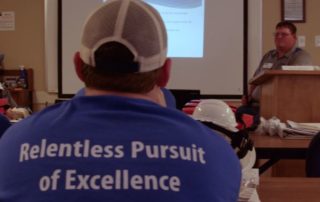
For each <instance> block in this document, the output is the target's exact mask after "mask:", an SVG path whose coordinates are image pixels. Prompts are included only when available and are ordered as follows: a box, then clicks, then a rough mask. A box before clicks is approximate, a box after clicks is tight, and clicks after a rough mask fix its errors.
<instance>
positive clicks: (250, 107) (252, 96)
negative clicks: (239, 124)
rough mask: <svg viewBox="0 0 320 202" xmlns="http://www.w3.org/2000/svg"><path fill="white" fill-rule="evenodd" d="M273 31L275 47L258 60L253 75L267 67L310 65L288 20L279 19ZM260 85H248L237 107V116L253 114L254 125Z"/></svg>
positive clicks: (309, 60)
mask: <svg viewBox="0 0 320 202" xmlns="http://www.w3.org/2000/svg"><path fill="white" fill-rule="evenodd" d="M275 28H276V30H275V33H274V43H275V49H273V50H270V51H268V52H267V53H266V54H265V55H264V56H263V58H262V59H261V61H260V64H259V67H258V68H257V69H256V71H255V73H254V76H257V75H259V74H261V73H262V72H264V71H266V70H269V69H281V67H282V65H312V59H311V56H310V55H309V53H307V52H306V51H305V50H303V49H301V48H299V47H297V35H296V33H297V28H296V26H295V25H294V24H293V23H291V22H288V21H281V22H279V23H278V24H277V25H276V27H275ZM260 97H261V87H259V86H256V85H249V92H248V95H245V96H243V97H242V106H241V107H239V108H238V110H237V114H238V117H240V116H241V114H243V113H246V114H251V115H254V125H255V126H257V125H258V124H259V122H260V120H259V101H260Z"/></svg>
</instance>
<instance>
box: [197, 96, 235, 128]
mask: <svg viewBox="0 0 320 202" xmlns="http://www.w3.org/2000/svg"><path fill="white" fill-rule="evenodd" d="M192 117H193V118H194V119H196V120H199V121H209V122H212V123H214V124H217V125H219V126H221V127H223V128H225V129H228V130H230V131H232V132H237V131H238V129H237V128H236V126H237V122H236V118H235V116H234V113H233V111H232V109H231V108H230V107H229V106H228V105H227V104H226V103H225V102H223V101H221V100H215V99H208V100H202V101H201V102H200V103H199V104H198V105H197V107H196V109H195V110H194V112H193V114H192Z"/></svg>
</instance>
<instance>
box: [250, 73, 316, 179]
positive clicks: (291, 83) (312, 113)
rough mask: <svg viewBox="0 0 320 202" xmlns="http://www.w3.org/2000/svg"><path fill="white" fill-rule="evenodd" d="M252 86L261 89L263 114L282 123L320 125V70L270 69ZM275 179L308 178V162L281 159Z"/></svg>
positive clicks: (259, 76)
mask: <svg viewBox="0 0 320 202" xmlns="http://www.w3.org/2000/svg"><path fill="white" fill-rule="evenodd" d="M250 84H254V85H260V86H261V98H260V114H261V116H262V117H264V118H266V119H269V118H271V117H272V116H276V117H277V118H279V119H280V120H281V122H284V123H285V122H286V121H287V120H292V121H296V122H320V90H319V89H320V71H293V70H268V71H265V72H264V73H262V74H261V75H258V76H256V77H254V78H253V79H252V80H251V81H250ZM271 175H272V176H277V177H293V176H295V177H296V176H300V177H301V176H305V161H304V160H281V161H280V162H278V163H277V164H276V165H274V166H273V167H272V173H271Z"/></svg>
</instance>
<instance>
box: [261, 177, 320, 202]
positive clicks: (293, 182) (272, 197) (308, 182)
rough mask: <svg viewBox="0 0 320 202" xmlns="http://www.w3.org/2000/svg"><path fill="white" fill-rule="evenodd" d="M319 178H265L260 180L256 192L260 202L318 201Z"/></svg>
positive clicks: (319, 194) (319, 199) (319, 197)
mask: <svg viewBox="0 0 320 202" xmlns="http://www.w3.org/2000/svg"><path fill="white" fill-rule="evenodd" d="M319 190H320V178H302V177H301V178H300V177H265V178H263V177H262V178H260V185H258V188H257V191H258V195H259V198H260V200H261V202H269V201H272V202H277V201H279V202H280V201H281V202H286V201H290V202H294V201H297V202H304V201H305V202H313V201H320V191H319Z"/></svg>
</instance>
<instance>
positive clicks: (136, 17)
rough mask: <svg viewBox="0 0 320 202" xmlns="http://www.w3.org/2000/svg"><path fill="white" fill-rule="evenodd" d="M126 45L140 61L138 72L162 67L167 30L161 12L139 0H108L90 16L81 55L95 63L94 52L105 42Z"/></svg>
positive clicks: (84, 30)
mask: <svg viewBox="0 0 320 202" xmlns="http://www.w3.org/2000/svg"><path fill="white" fill-rule="evenodd" d="M111 41H115V42H119V43H122V44H123V45H125V46H126V47H127V48H128V49H129V50H130V51H131V52H132V54H133V55H134V56H135V62H138V63H139V64H140V69H139V72H146V71H151V70H154V69H157V68H159V67H161V66H162V65H163V64H164V62H165V59H166V55H167V33H166V30H165V26H164V23H163V21H162V19H161V17H160V15H159V13H158V12H157V11H156V10H155V9H154V8H152V7H151V6H149V5H148V4H146V3H144V2H142V1H139V0H109V1H107V3H105V4H103V5H102V6H101V7H99V8H98V9H97V10H96V11H94V12H93V13H92V14H91V16H89V18H88V19H87V21H86V23H85V25H84V28H83V33H82V47H81V49H80V56H81V59H82V60H83V61H84V62H85V63H86V64H89V65H91V66H95V61H94V52H95V51H96V50H97V49H98V48H99V47H100V46H101V45H102V44H104V43H107V42H111Z"/></svg>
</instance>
